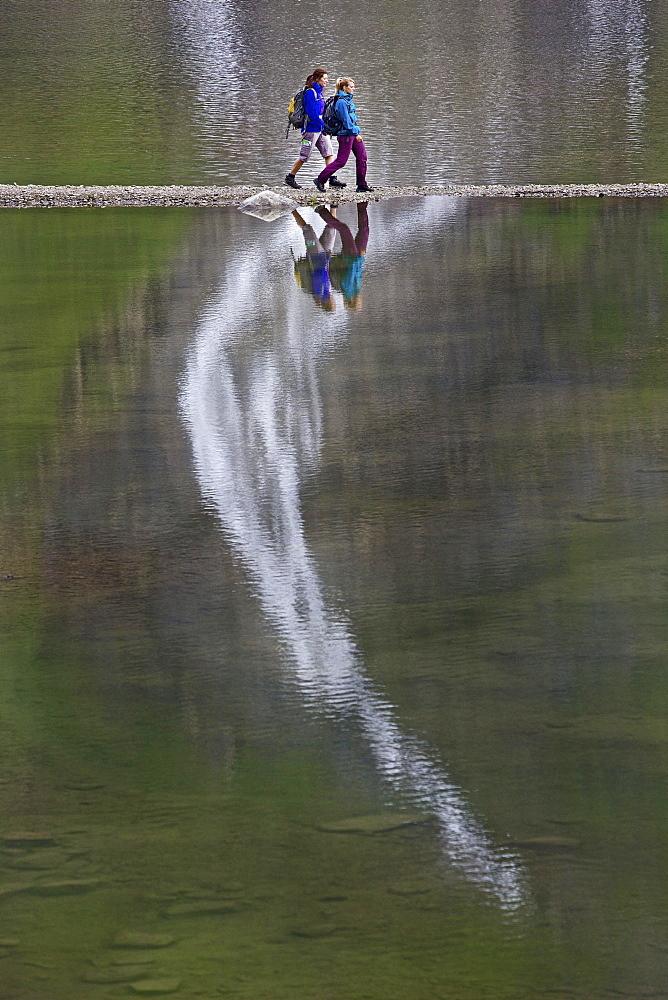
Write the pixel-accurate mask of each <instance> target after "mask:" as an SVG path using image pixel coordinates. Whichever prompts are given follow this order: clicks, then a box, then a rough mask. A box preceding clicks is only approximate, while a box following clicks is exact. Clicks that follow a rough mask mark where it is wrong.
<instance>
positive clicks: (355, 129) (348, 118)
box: [336, 90, 360, 135]
mask: <svg viewBox="0 0 668 1000" xmlns="http://www.w3.org/2000/svg"><path fill="white" fill-rule="evenodd" d="M336 96H337V101H336V113H337V115H338V116H339V118H340V119H341V124H342V128H340V129H339V131H338V132H337V133H336V134H337V135H359V132H360V127H359V125H358V124H357V108H356V107H355V102H354V101H353V95H352V94H347V93H346V92H345V90H337V92H336ZM339 97H342V98H343V100H341V101H340V100H338V98H339Z"/></svg>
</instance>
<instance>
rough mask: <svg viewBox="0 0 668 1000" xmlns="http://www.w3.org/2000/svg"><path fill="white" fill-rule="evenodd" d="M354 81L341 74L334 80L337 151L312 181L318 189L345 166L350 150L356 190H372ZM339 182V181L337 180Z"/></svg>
mask: <svg viewBox="0 0 668 1000" xmlns="http://www.w3.org/2000/svg"><path fill="white" fill-rule="evenodd" d="M354 93H355V81H354V80H353V79H351V78H350V77H349V76H341V77H339V79H338V80H337V81H336V113H337V115H338V116H339V119H340V121H341V128H340V129H339V131H338V133H337V138H338V140H339V152H338V155H337V157H336V159H335V160H334V162H333V163H326V166H325V169H324V170H321V171H320V173H319V175H318V176H317V177H316V179H315V180H314V181H313V183H314V184H315V186H316V187H317V189H318V191H324V190H325V181H327V180H329V183H330V187H331V184H332V181H331V178H332V175H333V174H334V173H336V171H337V170H339V169H340V168H341V167H345V165H346V163H347V162H348V157H349V156H350V154H351V152H352V154H353V156H354V157H355V175H356V179H357V190H358V191H373V188H372V187H369V185H368V184H367V182H366V149H365V147H364V143H363V141H362V136H361V135H360V127H359V125H358V124H357V108H356V107H355V102H354V101H353V94H354ZM339 183H340V182H339Z"/></svg>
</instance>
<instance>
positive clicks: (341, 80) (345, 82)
mask: <svg viewBox="0 0 668 1000" xmlns="http://www.w3.org/2000/svg"><path fill="white" fill-rule="evenodd" d="M351 83H352V84H354V83H355V81H354V80H353V78H352V76H340V77H338V79H337V81H336V89H337V90H343V88H344V87H349V86H350V84H351Z"/></svg>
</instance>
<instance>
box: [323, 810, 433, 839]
mask: <svg viewBox="0 0 668 1000" xmlns="http://www.w3.org/2000/svg"><path fill="white" fill-rule="evenodd" d="M429 819H430V817H429V816H425V815H424V813H374V814H373V815H371V816H353V817H351V818H349V819H339V820H334V821H333V822H331V823H321V824H320V825H319V826H318V830H321V831H322V832H323V833H362V834H367V835H371V834H375V833H390V832H391V831H392V830H400V829H401V828H402V827H405V826H416V825H417V824H419V823H428V822H429Z"/></svg>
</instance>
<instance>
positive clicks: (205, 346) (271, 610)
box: [181, 204, 528, 910]
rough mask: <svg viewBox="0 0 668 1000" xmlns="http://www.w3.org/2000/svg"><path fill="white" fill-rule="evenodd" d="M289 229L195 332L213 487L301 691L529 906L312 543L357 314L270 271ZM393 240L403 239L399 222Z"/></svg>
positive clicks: (197, 435)
mask: <svg viewBox="0 0 668 1000" xmlns="http://www.w3.org/2000/svg"><path fill="white" fill-rule="evenodd" d="M441 211H442V212H449V211H451V208H450V206H448V205H447V204H446V205H444V207H443V208H442V209H441ZM287 225H288V226H289V225H290V223H288V224H287ZM295 230H296V227H295ZM286 231H287V230H286V226H284V225H283V224H281V225H280V227H279V232H278V233H277V234H275V235H272V236H271V237H270V238H269V239H268V240H267V241H266V243H265V245H251V246H250V247H248V249H247V250H246V251H245V252H244V253H242V254H240V255H237V256H236V257H235V259H234V261H233V262H231V263H230V265H229V267H228V269H227V273H226V274H225V276H224V279H223V282H222V284H221V287H220V289H219V291H218V292H217V294H216V296H215V297H214V298H213V299H212V301H211V302H210V303H209V305H208V307H207V309H206V312H205V314H204V315H203V317H202V320H201V322H200V324H199V326H198V328H197V330H196V331H195V333H194V337H193V344H192V348H191V350H190V352H189V355H188V358H187V365H186V370H185V375H184V381H183V386H182V395H181V401H182V408H183V414H184V418H185V421H186V424H187V427H188V431H189V434H190V438H191V442H192V448H193V453H194V462H195V470H196V475H197V478H198V481H199V486H200V489H201V492H202V494H203V496H204V497H205V499H206V501H207V503H208V504H210V505H211V507H212V508H213V510H214V511H215V513H216V515H217V518H218V519H219V521H220V524H221V527H222V530H223V532H224V533H225V536H226V538H227V539H228V541H229V544H230V545H231V546H232V548H233V550H234V551H235V553H236V554H237V556H238V558H239V559H240V560H241V561H242V563H243V565H244V567H245V569H246V572H247V574H248V577H249V579H250V580H251V581H252V584H253V588H254V591H255V593H256V595H257V598H258V600H259V602H260V605H261V607H262V610H263V613H264V615H265V616H266V619H267V621H268V622H269V623H270V625H271V627H272V628H273V629H274V630H275V632H276V634H277V635H278V636H279V638H280V642H281V646H282V651H283V662H284V667H285V671H286V675H287V677H288V678H289V680H290V682H291V683H292V684H294V685H295V686H296V687H297V689H298V692H299V695H300V698H301V700H302V701H303V704H304V705H305V706H306V707H307V709H308V710H309V711H311V712H312V713H315V714H317V715H323V716H326V717H328V718H330V719H333V720H335V721H337V720H338V721H341V720H344V719H345V720H346V722H347V724H348V725H350V724H351V723H353V724H354V725H355V726H356V727H357V729H358V730H359V732H360V733H361V734H362V735H363V737H364V739H365V741H366V742H367V744H368V747H369V749H370V752H371V755H372V757H373V760H374V763H375V767H376V769H377V771H378V774H379V775H380V776H381V777H382V779H383V780H384V781H385V782H387V783H388V785H389V787H390V788H392V789H393V791H394V794H395V795H396V796H397V797H398V798H399V799H400V800H401V801H404V802H406V801H410V802H412V803H414V804H416V805H418V806H419V807H420V808H422V809H424V810H425V811H428V812H429V813H430V814H432V815H433V816H434V818H435V820H436V821H437V823H438V828H439V832H440V837H441V840H442V844H443V850H444V853H445V855H446V856H447V858H448V859H449V860H450V862H451V864H452V865H453V866H455V867H456V868H457V869H458V870H460V871H461V872H463V873H464V874H465V876H466V877H467V878H468V879H469V880H470V881H471V882H473V883H475V884H476V885H477V886H479V887H481V888H482V889H484V890H485V891H486V892H488V893H489V894H490V895H492V896H493V897H494V898H495V899H496V900H497V901H498V903H499V904H500V905H501V906H502V907H503V908H504V909H506V910H517V909H518V908H519V907H521V906H522V905H524V904H526V902H527V900H528V895H527V890H526V886H525V880H524V876H523V872H522V870H521V867H520V866H519V864H518V861H517V859H516V858H515V857H514V856H512V855H511V854H509V853H507V852H504V851H503V850H502V849H500V848H498V847H497V846H495V845H494V843H493V842H492V840H491V838H490V837H489V835H488V834H487V833H486V832H485V830H484V829H483V827H482V825H481V823H480V822H479V821H478V820H477V819H476V818H475V816H474V815H473V813H472V811H471V809H470V807H469V806H468V804H467V802H466V797H465V795H464V793H463V792H462V791H461V789H459V788H458V787H457V786H456V785H455V783H454V782H453V781H452V779H451V778H450V777H449V775H448V774H447V772H446V770H445V768H444V766H443V764H442V762H440V761H439V760H438V756H437V754H436V753H435V752H434V751H433V750H432V749H430V748H429V746H428V745H427V744H426V742H425V741H424V740H422V739H420V738H419V737H417V736H415V735H411V734H410V733H408V732H406V731H405V730H404V729H403V728H402V726H401V724H400V721H399V718H398V712H397V709H396V707H395V706H393V705H392V704H391V703H390V702H389V701H388V700H387V698H385V697H384V696H383V695H382V694H381V693H380V692H379V691H378V689H377V687H376V685H374V684H373V683H372V681H371V680H370V679H369V677H368V676H367V675H366V673H365V671H364V665H363V663H362V659H361V656H360V653H359V651H358V649H357V648H356V644H355V640H354V637H353V635H352V631H351V626H350V623H349V622H348V621H346V620H345V618H344V617H343V616H342V615H341V614H340V613H338V612H337V611H336V610H335V609H334V607H333V606H332V604H331V602H330V603H328V600H327V596H326V589H325V586H324V583H323V580H322V578H321V576H320V573H319V569H318V566H317V564H316V562H315V560H314V558H313V556H312V555H311V553H310V551H309V546H308V542H307V538H306V532H305V530H304V522H303V518H302V511H301V503H300V491H301V488H302V484H303V482H304V479H305V478H306V477H307V476H308V475H310V474H313V473H314V472H315V471H316V470H317V465H318V461H319V456H320V453H321V449H322V444H323V435H322V425H323V421H322V402H321V397H320V392H319V374H320V372H319V369H320V367H321V365H322V363H323V360H324V358H325V355H326V353H327V352H331V350H332V349H336V345H337V344H338V343H340V342H341V341H342V340H343V339H344V338H345V336H346V332H347V321H346V314H345V313H343V312H342V313H341V314H324V313H322V312H320V311H318V310H316V309H315V308H314V307H313V304H312V302H311V300H310V298H309V297H308V296H305V295H302V294H300V293H299V292H298V291H297V290H296V289H290V291H289V292H286V289H285V285H284V284H283V283H282V282H281V281H280V280H279V281H276V282H274V283H271V282H268V281H267V266H268V265H267V261H271V260H273V259H275V258H276V257H280V258H282V260H283V261H286V263H287V262H289V258H288V257H287V256H286V254H285V247H281V243H284V242H285V241H286ZM295 239H296V240H298V239H299V234H298V232H295ZM384 243H385V245H386V246H397V234H396V233H395V234H387V235H386V237H385V240H384ZM295 247H296V248H298V247H299V243H298V242H295ZM288 266H289V263H288ZM268 285H269V287H268ZM258 289H262V290H263V296H264V297H260V296H259V295H258Z"/></svg>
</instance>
